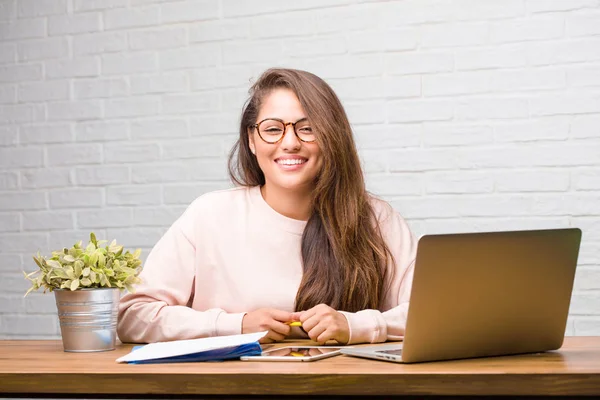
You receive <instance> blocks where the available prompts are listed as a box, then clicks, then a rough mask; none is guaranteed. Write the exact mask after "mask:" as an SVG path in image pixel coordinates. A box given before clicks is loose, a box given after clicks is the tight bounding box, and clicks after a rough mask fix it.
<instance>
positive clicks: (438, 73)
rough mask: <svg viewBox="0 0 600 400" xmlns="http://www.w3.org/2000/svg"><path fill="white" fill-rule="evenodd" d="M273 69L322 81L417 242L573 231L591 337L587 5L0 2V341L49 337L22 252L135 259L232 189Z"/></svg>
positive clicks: (594, 181)
mask: <svg viewBox="0 0 600 400" xmlns="http://www.w3.org/2000/svg"><path fill="white" fill-rule="evenodd" d="M269 66H288V67H295V68H301V69H307V70H310V71H312V72H314V73H316V74H318V75H320V76H322V77H323V78H325V79H327V80H328V82H330V83H331V85H332V86H333V87H334V88H335V90H336V91H337V93H338V94H339V95H340V97H341V98H342V101H343V102H344V104H345V106H346V108H347V111H348V114H349V117H350V120H351V122H352V124H353V126H354V128H355V132H356V138H357V143H358V145H359V148H360V154H361V157H362V160H363V163H364V169H365V171H366V174H367V182H368V186H369V189H370V190H372V191H373V192H375V193H377V194H380V195H381V196H383V197H384V198H386V199H387V200H389V201H390V202H391V203H392V204H393V205H394V206H395V207H396V209H397V210H398V211H400V212H401V213H402V214H403V215H404V216H405V217H406V218H407V219H408V220H409V223H410V224H411V226H412V228H413V230H414V231H415V233H416V234H417V235H421V234H424V233H442V232H465V231H486V230H504V229H535V228H556V227H570V226H574V227H580V228H581V229H583V243H582V247H581V253H580V259H579V266H578V271H577V278H576V282H575V290H574V295H573V301H572V307H571V314H570V319H569V323H568V333H569V334H575V335H599V334H600V1H599V0H507V1H498V0H447V1H438V0H403V1H370V0H310V1H280V0H257V1H251V2H250V1H245V0H235V1H234V0H227V1H219V0H162V1H161V0H0V338H56V337H58V334H59V328H58V321H57V318H56V315H55V306H54V299H53V297H52V296H48V295H42V294H33V295H31V296H30V297H27V298H25V299H23V298H22V295H23V293H24V292H25V290H26V289H27V287H28V286H27V282H26V281H25V280H24V279H23V278H22V272H21V271H22V270H26V271H30V270H33V268H34V264H33V262H32V260H31V255H32V254H33V253H35V252H37V251H38V250H39V251H41V252H43V253H48V252H49V251H50V250H52V249H56V248H59V247H62V246H68V245H71V244H72V243H73V242H75V241H76V240H79V239H84V240H85V239H87V237H88V235H89V232H90V231H92V230H93V231H95V232H96V234H97V235H98V236H100V237H104V238H106V239H113V238H116V239H117V240H119V241H120V242H122V243H125V244H126V245H128V246H130V247H136V246H141V247H142V248H143V250H144V255H146V254H147V253H148V251H149V249H150V248H151V247H152V245H153V244H154V243H155V241H156V240H157V239H158V238H159V237H160V235H161V234H162V233H163V232H164V231H165V230H166V228H167V227H168V226H169V225H170V224H171V223H172V222H173V221H174V220H175V219H176V218H177V217H178V216H179V215H180V214H181V212H182V211H183V210H184V209H185V207H186V206H187V204H189V202H190V201H192V200H193V199H194V198H195V197H197V196H198V195H200V194H202V193H205V192H207V191H211V190H216V189H220V188H226V187H229V186H230V183H229V182H228V179H227V175H226V169H225V167H226V165H225V156H226V154H227V151H228V150H229V147H230V146H231V144H232V143H233V140H234V139H235V135H236V128H237V123H238V118H239V112H240V110H241V107H242V104H243V102H244V100H245V95H246V91H247V88H248V86H249V84H250V82H251V81H252V79H254V78H256V76H257V75H258V74H259V73H260V72H261V71H262V70H264V69H265V68H267V67H269Z"/></svg>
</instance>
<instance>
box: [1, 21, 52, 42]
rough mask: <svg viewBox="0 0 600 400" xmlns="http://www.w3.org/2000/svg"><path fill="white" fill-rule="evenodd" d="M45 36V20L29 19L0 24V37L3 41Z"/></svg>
mask: <svg viewBox="0 0 600 400" xmlns="http://www.w3.org/2000/svg"><path fill="white" fill-rule="evenodd" d="M45 36H46V20H45V19H44V18H31V19H21V20H9V21H8V22H1V23H0V37H1V38H2V39H4V40H14V39H31V38H42V37H45Z"/></svg>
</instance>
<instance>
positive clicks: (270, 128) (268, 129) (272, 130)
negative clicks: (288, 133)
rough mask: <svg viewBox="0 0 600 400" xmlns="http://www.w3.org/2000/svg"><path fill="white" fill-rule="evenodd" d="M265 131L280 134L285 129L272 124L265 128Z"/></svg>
mask: <svg viewBox="0 0 600 400" xmlns="http://www.w3.org/2000/svg"><path fill="white" fill-rule="evenodd" d="M263 132H265V133H268V134H270V135H278V134H280V133H281V132H283V129H281V128H279V127H277V126H270V127H268V128H265V129H263Z"/></svg>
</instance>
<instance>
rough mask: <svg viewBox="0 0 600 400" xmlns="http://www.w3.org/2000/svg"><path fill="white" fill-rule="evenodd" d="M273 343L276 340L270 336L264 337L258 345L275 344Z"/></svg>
mask: <svg viewBox="0 0 600 400" xmlns="http://www.w3.org/2000/svg"><path fill="white" fill-rule="evenodd" d="M273 342H274V340H273V339H271V338H270V337H268V336H263V337H261V338H260V339H259V340H258V343H260V344H265V343H273Z"/></svg>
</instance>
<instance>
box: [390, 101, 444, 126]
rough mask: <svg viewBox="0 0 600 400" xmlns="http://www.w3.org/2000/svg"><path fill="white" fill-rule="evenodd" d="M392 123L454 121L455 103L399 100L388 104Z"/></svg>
mask: <svg viewBox="0 0 600 400" xmlns="http://www.w3.org/2000/svg"><path fill="white" fill-rule="evenodd" d="M387 115H388V120H389V121H390V122H415V121H443V120H449V119H452V117H453V115H454V102H452V101H449V100H448V101H445V100H399V101H390V102H388V103H387Z"/></svg>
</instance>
